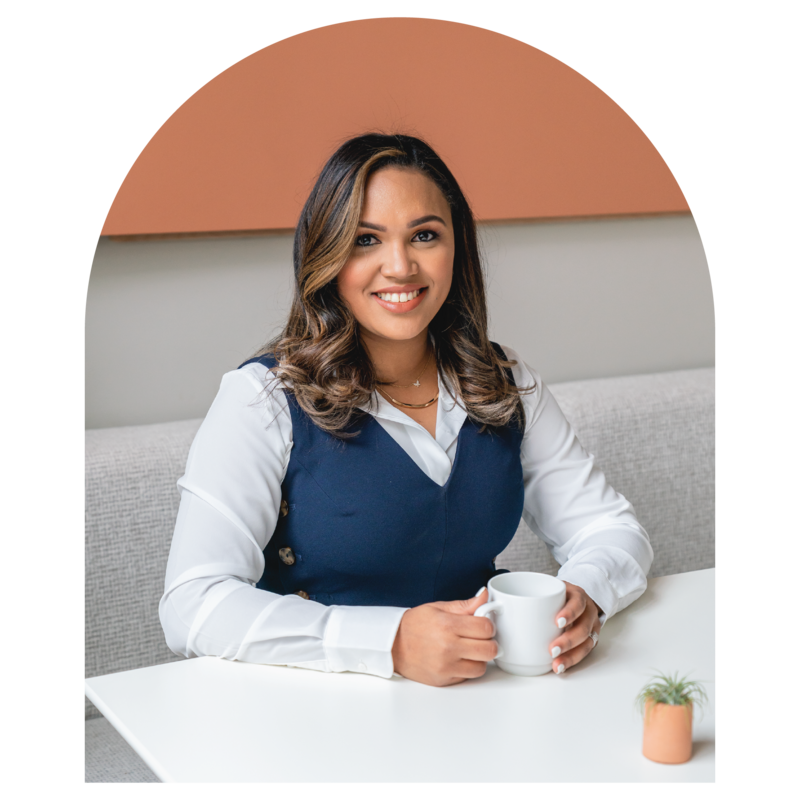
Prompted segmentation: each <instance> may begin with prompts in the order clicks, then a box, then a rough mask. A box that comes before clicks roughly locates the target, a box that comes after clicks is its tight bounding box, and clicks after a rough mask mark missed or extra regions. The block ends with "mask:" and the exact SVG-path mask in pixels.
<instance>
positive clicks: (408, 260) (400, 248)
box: [381, 244, 417, 277]
mask: <svg viewBox="0 0 800 800" xmlns="http://www.w3.org/2000/svg"><path fill="white" fill-rule="evenodd" d="M381 272H382V273H383V274H384V275H385V276H388V275H392V276H395V277H396V276H399V275H415V274H416V273H417V264H416V262H415V260H414V258H413V257H412V254H411V253H409V252H408V250H407V248H406V247H405V246H404V245H403V244H396V245H395V246H394V247H392V249H391V251H390V252H389V253H388V254H387V258H386V260H385V261H384V263H383V266H382V268H381Z"/></svg>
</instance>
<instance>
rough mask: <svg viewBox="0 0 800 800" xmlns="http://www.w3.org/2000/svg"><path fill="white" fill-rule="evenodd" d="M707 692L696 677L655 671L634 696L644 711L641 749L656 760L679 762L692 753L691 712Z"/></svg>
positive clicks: (662, 762) (703, 700)
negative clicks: (670, 674)
mask: <svg viewBox="0 0 800 800" xmlns="http://www.w3.org/2000/svg"><path fill="white" fill-rule="evenodd" d="M706 702H708V696H707V695H706V693H705V690H704V689H703V687H702V686H701V685H700V684H699V683H698V682H697V681H690V680H687V679H686V678H679V677H678V674H677V673H675V675H674V676H672V677H670V676H669V675H664V674H662V673H660V672H659V673H658V674H657V675H656V676H655V677H654V678H653V680H652V681H650V683H648V684H647V686H645V687H644V688H643V689H642V691H641V692H639V694H638V696H637V697H636V705H637V707H638V708H639V711H641V712H643V714H644V739H643V743H642V753H643V754H644V755H645V756H646V757H647V758H649V759H650V760H651V761H658V762H659V763H660V764H683V763H684V762H685V761H688V760H689V759H690V758H691V757H692V712H693V710H694V707H695V706H697V707H698V708H702V706H703V704H704V703H706Z"/></svg>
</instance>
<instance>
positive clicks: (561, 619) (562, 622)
mask: <svg viewBox="0 0 800 800" xmlns="http://www.w3.org/2000/svg"><path fill="white" fill-rule="evenodd" d="M566 624H567V619H566V617H559V618H558V627H559V628H563V627H564V626H565V625H566Z"/></svg>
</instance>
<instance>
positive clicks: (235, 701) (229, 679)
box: [86, 569, 715, 783]
mask: <svg viewBox="0 0 800 800" xmlns="http://www.w3.org/2000/svg"><path fill="white" fill-rule="evenodd" d="M656 670H662V671H664V672H673V671H675V670H677V671H679V672H681V673H685V672H690V673H691V677H692V678H694V679H697V680H701V681H704V682H705V687H706V689H707V691H708V694H709V701H710V702H709V705H708V707H707V708H706V710H705V713H704V714H703V716H702V718H701V719H696V720H695V727H694V754H693V756H692V759H691V761H689V762H687V763H686V764H679V765H664V764H655V763H653V762H651V761H648V760H647V759H646V758H645V757H644V756H643V755H642V754H641V737H642V720H641V717H640V716H639V714H638V712H636V711H635V710H634V707H633V701H634V698H635V696H636V694H637V693H638V691H639V689H640V688H641V687H642V686H643V685H644V684H645V683H647V682H648V680H649V678H650V676H651V675H652V674H653V672H654V671H656ZM713 679H714V570H713V569H708V570H701V571H698V572H689V573H684V574H681V575H670V576H668V577H665V578H655V579H652V580H651V581H650V582H649V586H648V589H647V591H646V592H645V594H644V595H643V596H642V597H641V598H639V600H637V601H636V602H635V603H634V604H633V605H632V606H630V607H629V608H627V609H625V610H624V611H622V612H620V613H619V614H618V615H617V616H616V617H613V618H612V619H611V620H609V621H608V623H607V624H606V626H605V627H604V629H603V630H602V632H601V634H600V641H599V643H598V645H597V648H596V649H595V651H594V652H593V653H592V655H591V656H590V657H589V658H588V659H586V660H585V661H584V662H582V663H581V664H579V665H578V666H576V667H573V668H572V669H569V670H567V671H566V672H565V673H564V674H563V675H560V676H559V675H555V674H553V673H550V674H548V675H543V676H540V677H536V678H519V677H514V676H512V675H507V674H506V673H504V672H502V671H501V670H500V669H498V668H497V667H495V666H494V664H490V665H489V669H488V670H487V672H486V675H484V676H483V677H482V678H478V679H476V680H472V681H467V682H465V683H461V684H458V685H456V686H450V687H447V688H443V689H437V688H433V687H430V686H424V685H422V684H419V683H414V682H413V681H409V680H405V679H403V678H392V679H391V680H385V679H382V678H375V677H372V676H369V675H358V674H354V673H339V674H331V673H319V672H314V671H312V670H302V669H289V668H287V667H269V666H260V665H255V664H244V663H239V662H231V661H224V660H222V659H217V658H198V659H190V660H186V661H180V662H174V663H171V664H163V665H160V666H156V667H148V668H145V669H137V670H130V671H128V672H118V673H116V674H113V675H104V676H100V677H96V678H89V679H88V680H87V681H86V695H87V696H88V697H89V699H90V700H91V701H92V702H93V703H94V704H95V706H97V708H98V709H100V711H101V712H102V713H103V714H104V715H105V717H106V718H107V719H108V720H109V721H110V722H111V723H112V725H114V727H115V728H116V729H117V730H118V731H119V732H120V733H121V734H122V736H123V737H125V739H126V740H127V741H128V742H129V743H130V744H131V746H132V747H133V748H134V749H135V750H136V752H137V753H139V755H140V756H141V757H142V758H143V759H144V761H145V762H146V763H147V764H148V766H149V767H150V768H151V769H152V770H153V771H154V772H155V773H156V775H157V776H158V777H159V778H160V779H161V780H163V781H196V782H209V781H225V782H234V781H236V782H238V781H245V782H263V781H276V782H290V781H300V782H306V781H307V782H311V781H352V782H356V781H368V782H376V781H390V782H403V781H422V782H433V781H446V782H453V783H460V782H479V781H488V782H502V781H511V782H528V781H565V782H578V781H614V782H618V781H692V782H699V781H713V780H714V738H715V737H714V683H713V682H712V681H713ZM696 716H700V715H696Z"/></svg>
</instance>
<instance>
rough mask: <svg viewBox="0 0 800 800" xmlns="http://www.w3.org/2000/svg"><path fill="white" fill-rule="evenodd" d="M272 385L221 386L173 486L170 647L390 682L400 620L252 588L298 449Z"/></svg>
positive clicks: (257, 370)
mask: <svg viewBox="0 0 800 800" xmlns="http://www.w3.org/2000/svg"><path fill="white" fill-rule="evenodd" d="M267 379H268V376H267V370H266V368H265V367H263V366H262V365H259V364H252V365H248V366H247V367H244V368H243V369H241V370H236V371H234V372H230V373H228V374H226V375H225V376H224V377H223V380H222V385H221V387H220V390H219V393H218V395H217V397H216V399H215V400H214V403H213V404H212V406H211V409H210V410H209V413H208V415H207V416H206V419H205V420H204V421H203V424H202V425H201V427H200V430H199V431H198V434H197V437H196V438H195V440H194V442H193V444H192V447H191V450H190V452H189V458H188V461H187V465H186V473H185V474H184V476H183V477H182V478H181V479H180V480H179V481H178V487H179V489H180V492H181V503H180V508H179V511H178V519H177V523H176V526H175V533H174V535H173V540H172V546H171V548H170V555H169V561H168V564H167V574H166V581H165V591H164V596H163V597H162V599H161V602H160V604H159V616H160V619H161V624H162V627H163V629H164V634H165V636H166V640H167V644H168V646H169V647H170V649H171V650H172V651H173V652H175V653H178V654H180V655H184V656H186V657H193V656H202V655H214V656H221V657H223V658H228V659H232V660H239V661H250V662H254V663H261V664H290V665H292V666H299V667H309V668H312V669H319V670H324V671H333V672H343V671H359V672H367V673H371V674H374V675H380V676H382V677H391V675H392V669H393V662H392V654H391V650H392V644H393V642H394V638H395V634H396V631H397V627H398V625H399V623H400V619H401V617H402V616H403V613H404V612H405V609H402V608H388V607H362V606H330V607H329V606H325V605H322V604H321V603H316V602H313V601H311V600H304V599H302V598H300V597H298V596H296V595H288V596H285V597H284V596H282V595H278V594H274V593H272V592H267V591H263V590H261V589H257V588H256V587H255V584H256V583H257V582H258V580H259V579H260V578H261V575H262V572H263V570H264V555H263V550H264V548H265V547H266V546H267V543H268V542H269V539H270V537H271V536H272V532H273V531H274V529H275V523H276V521H277V518H278V510H279V507H280V500H281V482H282V481H283V478H284V475H285V474H286V466H287V464H288V460H289V455H290V452H291V447H292V431H291V417H290V415H289V412H288V408H287V405H286V399H285V397H284V394H283V391H282V390H281V389H277V390H275V391H274V392H271V393H270V392H264V384H265V381H267ZM273 383H274V378H271V377H270V384H271V385H272V384H273ZM270 388H271V386H270Z"/></svg>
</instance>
